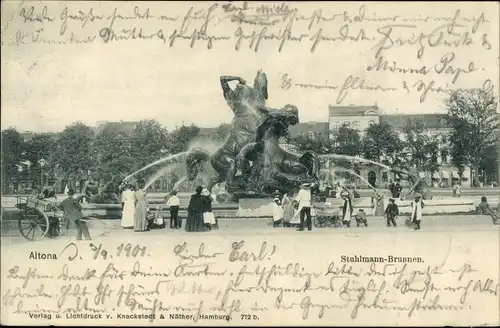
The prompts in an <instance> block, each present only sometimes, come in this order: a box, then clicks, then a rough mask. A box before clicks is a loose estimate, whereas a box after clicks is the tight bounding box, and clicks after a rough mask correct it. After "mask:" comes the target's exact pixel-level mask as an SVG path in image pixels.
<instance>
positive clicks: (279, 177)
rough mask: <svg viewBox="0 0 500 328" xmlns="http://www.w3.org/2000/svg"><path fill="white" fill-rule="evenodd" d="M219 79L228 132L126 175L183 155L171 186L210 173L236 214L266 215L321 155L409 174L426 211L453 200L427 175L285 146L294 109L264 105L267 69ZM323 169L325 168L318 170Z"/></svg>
mask: <svg viewBox="0 0 500 328" xmlns="http://www.w3.org/2000/svg"><path fill="white" fill-rule="evenodd" d="M232 80H235V81H238V82H239V83H238V85H237V86H236V88H234V89H231V88H230V86H229V84H228V82H229V81H232ZM220 83H221V87H222V90H223V94H224V97H225V98H226V100H228V103H229V105H230V106H231V109H232V110H233V112H234V118H233V120H232V124H231V126H230V129H229V134H228V137H227V138H226V140H225V141H224V143H223V144H222V145H221V146H219V147H216V146H214V147H212V148H213V149H208V147H205V145H204V144H203V142H202V143H201V144H198V145H195V144H192V145H191V146H192V147H190V149H189V150H188V151H186V152H181V153H178V154H174V155H169V156H167V157H164V158H161V159H159V160H157V161H155V162H153V163H151V164H148V165H146V166H144V167H143V168H141V169H139V170H137V171H135V172H133V173H131V174H129V175H127V176H126V177H125V179H124V181H128V180H129V179H131V178H132V177H134V176H135V175H137V174H139V173H140V172H143V171H145V170H147V169H149V168H151V167H153V166H156V165H158V164H161V163H165V162H169V161H174V160H175V161H176V162H177V159H180V158H185V166H186V176H184V177H183V178H181V179H180V180H179V181H177V182H176V184H175V186H174V189H175V188H178V187H179V186H180V184H181V183H183V182H184V181H186V180H187V181H191V182H192V181H194V180H195V179H196V178H197V177H200V176H202V175H208V184H207V187H208V189H209V191H211V192H212V189H213V188H214V186H216V185H220V184H224V186H225V189H226V193H227V194H228V195H229V197H227V198H226V201H227V202H228V203H231V201H233V204H234V201H237V202H238V204H237V206H238V212H237V214H236V216H245V217H251V216H266V215H270V210H271V208H272V207H271V204H272V201H271V199H270V196H271V194H272V193H273V192H274V191H275V190H278V191H280V192H281V193H290V192H291V191H293V190H296V189H298V188H299V186H300V185H301V184H303V183H318V182H319V180H320V179H319V175H320V163H321V162H320V160H321V159H339V160H348V161H355V162H361V163H366V164H372V165H376V166H379V167H381V168H384V169H386V170H388V171H390V172H394V173H396V174H398V175H399V176H400V177H402V178H405V179H407V180H409V181H410V182H411V183H412V185H413V187H412V188H411V190H410V192H413V193H415V192H419V193H421V194H423V199H424V200H426V209H427V210H426V211H436V212H439V211H441V210H442V209H437V207H439V206H450V205H451V204H452V203H453V202H450V201H446V202H441V203H440V202H439V201H434V202H429V201H428V200H430V199H432V195H431V194H430V189H429V187H428V186H427V184H426V183H425V181H424V180H422V179H420V178H419V177H418V176H415V174H411V173H409V172H407V171H405V170H401V169H399V168H391V167H389V166H387V165H385V164H382V163H378V162H375V161H373V160H369V159H364V158H360V157H354V156H348V155H341V154H327V155H321V156H318V155H317V154H315V153H313V152H309V151H306V152H304V153H302V154H298V153H294V152H290V151H286V150H284V149H283V148H281V146H280V142H279V141H280V140H281V139H287V138H288V137H289V130H288V129H289V127H290V126H292V125H295V124H297V123H298V122H299V114H298V109H297V108H296V107H295V106H293V105H286V106H284V107H283V108H280V109H273V108H269V107H267V106H266V105H265V103H266V100H267V98H268V94H267V78H266V76H265V74H264V73H262V72H260V71H259V72H258V73H257V76H256V78H255V81H254V84H253V87H251V86H248V85H247V84H246V82H245V81H244V80H243V79H241V78H239V77H233V76H222V77H221V78H220ZM177 163H178V162H177ZM171 169H172V166H171V165H167V166H166V167H164V168H162V169H160V170H159V171H158V172H156V173H155V174H154V175H153V176H151V177H150V178H149V179H148V181H147V183H146V187H149V186H150V185H151V184H152V183H153V182H154V181H155V180H156V179H158V178H159V177H160V176H162V175H165V174H166V173H167V172H169V170H171ZM335 171H337V172H347V173H349V174H351V175H353V176H356V177H358V178H360V179H362V180H363V181H365V182H366V183H367V184H368V185H369V186H370V187H372V189H374V188H373V186H371V185H370V183H369V182H368V181H367V180H366V179H364V178H363V177H362V176H360V175H359V174H358V173H356V172H355V171H353V170H350V169H346V168H342V167H335V168H332V170H331V173H334V172H335ZM321 172H324V171H323V170H321ZM374 190H375V189H374ZM368 201H369V199H368ZM457 201H458V200H457ZM457 201H454V202H455V203H456V202H457ZM461 204H462V205H463V206H462V207H463V208H464V209H465V208H469V207H470V205H472V202H471V204H469V203H466V202H464V201H461ZM234 205H236V204H234ZM226 206H230V204H226ZM357 206H360V207H361V208H362V207H363V206H369V204H367V205H364V200H363V201H360V202H358V203H357ZM408 206H409V202H402V203H401V204H400V208H401V209H402V212H404V210H405V208H407V207H408ZM429 208H431V210H429ZM446 210H448V209H446Z"/></svg>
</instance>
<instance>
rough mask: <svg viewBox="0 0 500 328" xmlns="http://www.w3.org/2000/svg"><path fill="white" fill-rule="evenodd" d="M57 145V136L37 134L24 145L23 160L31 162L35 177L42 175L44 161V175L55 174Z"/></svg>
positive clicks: (53, 134)
mask: <svg viewBox="0 0 500 328" xmlns="http://www.w3.org/2000/svg"><path fill="white" fill-rule="evenodd" d="M56 143H57V134H55V133H37V134H35V135H33V137H32V138H31V140H29V141H28V142H25V143H24V151H23V159H24V160H26V161H29V162H30V164H31V165H30V170H31V171H32V173H33V176H36V175H38V176H40V174H41V173H42V160H43V172H44V175H49V176H50V175H53V174H54V170H55V165H56V163H55V158H54V151H55V147H56ZM42 187H43V186H42Z"/></svg>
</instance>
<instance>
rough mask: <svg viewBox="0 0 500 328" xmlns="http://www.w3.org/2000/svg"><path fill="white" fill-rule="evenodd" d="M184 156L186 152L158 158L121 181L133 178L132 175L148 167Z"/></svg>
mask: <svg viewBox="0 0 500 328" xmlns="http://www.w3.org/2000/svg"><path fill="white" fill-rule="evenodd" d="M185 154H187V152H185V151H183V152H181V153H177V154H174V155H169V156H167V157H163V158H160V159H159V160H157V161H155V162H153V163H151V164H148V165H146V166H144V167H143V168H141V169H139V170H137V171H135V172H134V173H132V174H129V175H127V176H126V177H125V178H124V179H123V180H128V179H130V178H131V177H133V176H134V175H136V174H137V173H140V172H142V171H144V170H147V169H149V168H150V167H153V166H155V165H158V164H160V163H163V162H166V161H169V160H174V159H177V158H179V157H181V156H183V155H185Z"/></svg>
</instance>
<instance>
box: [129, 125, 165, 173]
mask: <svg viewBox="0 0 500 328" xmlns="http://www.w3.org/2000/svg"><path fill="white" fill-rule="evenodd" d="M130 140H131V149H132V151H131V154H132V157H133V161H132V163H133V164H134V165H133V169H134V170H137V169H140V168H142V167H144V166H146V165H148V164H150V163H152V162H154V161H157V160H159V159H161V158H162V157H163V156H165V155H166V154H168V153H169V152H170V149H169V148H170V145H169V138H168V131H167V130H166V129H165V128H164V127H163V126H162V125H161V124H160V123H158V122H157V121H156V120H143V121H140V122H139V123H137V125H136V126H135V128H134V131H133V132H132V136H131V138H130Z"/></svg>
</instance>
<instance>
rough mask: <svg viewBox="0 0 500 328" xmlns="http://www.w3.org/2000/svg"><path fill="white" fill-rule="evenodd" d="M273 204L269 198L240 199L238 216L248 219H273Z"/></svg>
mask: <svg viewBox="0 0 500 328" xmlns="http://www.w3.org/2000/svg"><path fill="white" fill-rule="evenodd" d="M273 204H274V203H273V200H272V199H271V198H269V197H263V198H240V199H239V201H238V210H237V211H236V216H237V217H246V218H256V217H272V216H273Z"/></svg>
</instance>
